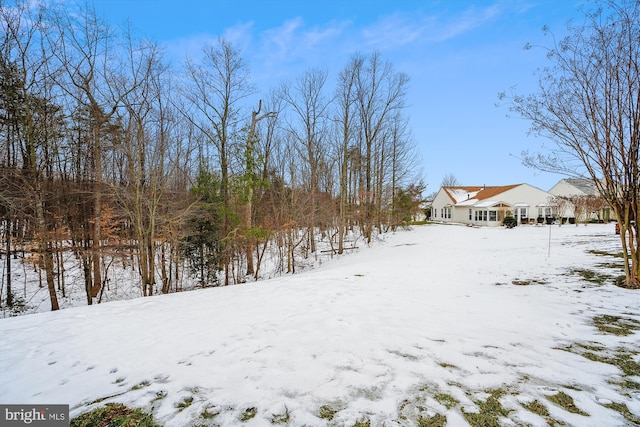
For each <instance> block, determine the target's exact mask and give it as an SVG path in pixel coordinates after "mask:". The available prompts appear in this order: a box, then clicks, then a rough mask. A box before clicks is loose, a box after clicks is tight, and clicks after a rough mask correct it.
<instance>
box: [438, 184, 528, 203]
mask: <svg viewBox="0 0 640 427" xmlns="http://www.w3.org/2000/svg"><path fill="white" fill-rule="evenodd" d="M520 185H522V184H513V185H501V186H484V185H483V186H471V187H469V186H464V187H463V186H457V187H442V189H443V190H444V192H445V193H446V194H447V196H449V198H450V199H451V202H453V204H455V205H457V206H472V205H475V204H476V203H478V202H480V201H483V200H488V199H495V198H496V196H498V195H499V194H502V193H504V192H505V191H509V190H511V189H512V188H515V187H518V186H520Z"/></svg>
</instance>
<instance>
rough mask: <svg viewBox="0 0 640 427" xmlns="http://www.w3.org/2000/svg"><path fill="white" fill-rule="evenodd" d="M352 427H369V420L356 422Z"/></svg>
mask: <svg viewBox="0 0 640 427" xmlns="http://www.w3.org/2000/svg"><path fill="white" fill-rule="evenodd" d="M353 427H371V421H369V420H361V421H360V420H358V421H356V423H355V424H354V425H353Z"/></svg>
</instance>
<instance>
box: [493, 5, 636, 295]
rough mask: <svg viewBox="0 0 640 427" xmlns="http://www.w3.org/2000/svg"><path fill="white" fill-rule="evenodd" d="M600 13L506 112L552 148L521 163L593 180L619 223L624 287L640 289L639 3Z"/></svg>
mask: <svg viewBox="0 0 640 427" xmlns="http://www.w3.org/2000/svg"><path fill="white" fill-rule="evenodd" d="M599 6H600V7H599V8H598V10H596V11H595V12H593V13H590V14H587V19H586V23H585V24H581V25H577V26H570V27H569V36H567V37H566V38H564V39H562V40H561V41H559V42H558V43H557V44H555V45H553V46H552V47H550V48H548V53H547V57H548V58H549V60H550V61H551V63H552V65H551V66H550V67H549V68H547V69H545V70H544V73H543V74H542V76H541V79H540V89H539V92H538V93H536V94H532V95H529V96H515V97H513V98H512V110H513V111H514V112H516V113H518V114H519V115H521V116H522V117H523V118H525V119H528V120H529V121H530V122H531V130H532V131H533V132H534V133H536V134H538V135H541V136H546V137H548V138H549V139H550V140H551V141H553V142H554V143H555V150H554V151H553V152H552V153H551V154H549V155H544V154H538V155H532V154H529V153H524V159H525V163H526V164H528V165H531V166H533V167H536V168H538V169H541V170H546V171H553V172H561V173H566V174H573V175H575V174H578V175H586V176H589V177H590V178H591V179H592V180H593V182H594V184H595V186H596V188H597V189H598V192H599V193H600V195H601V196H602V197H603V198H604V200H606V202H607V203H608V204H609V205H610V206H611V207H612V208H613V210H614V211H615V213H616V215H617V218H618V221H619V225H620V238H621V243H622V248H623V253H624V264H625V274H626V281H625V283H626V286H627V287H629V288H640V239H639V237H640V235H639V230H640V229H639V224H638V219H639V218H638V213H639V205H640V169H639V166H638V160H639V159H638V151H639V150H640V24H639V23H640V3H639V2H638V1H637V0H621V1H613V0H603V1H601V2H599ZM501 96H506V95H505V94H502V95H501Z"/></svg>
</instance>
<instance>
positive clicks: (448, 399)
mask: <svg viewBox="0 0 640 427" xmlns="http://www.w3.org/2000/svg"><path fill="white" fill-rule="evenodd" d="M433 398H434V399H435V400H436V401H437V402H438V403H440V404H442V405H444V407H445V408H447V409H451V408H455V407H456V406H458V404H459V403H460V402H459V401H458V399H456V398H455V397H453V396H451V395H450V394H447V393H438V394H436V395H434V396H433Z"/></svg>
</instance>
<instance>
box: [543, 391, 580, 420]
mask: <svg viewBox="0 0 640 427" xmlns="http://www.w3.org/2000/svg"><path fill="white" fill-rule="evenodd" d="M547 399H549V402H551V403H554V404H556V405H558V406H559V407H561V408H562V409H564V410H565V411H567V412H571V413H572V414H578V415H583V416H585V417H588V416H589V414H587V413H586V412H584V411H583V410H581V409H580V408H578V407H577V406H576V404H575V403H574V402H573V398H572V397H571V396H569V395H568V394H566V393H565V392H562V391H559V392H558V393H556V394H552V395H551V396H547Z"/></svg>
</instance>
